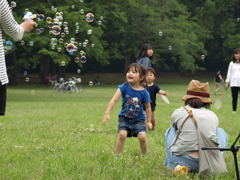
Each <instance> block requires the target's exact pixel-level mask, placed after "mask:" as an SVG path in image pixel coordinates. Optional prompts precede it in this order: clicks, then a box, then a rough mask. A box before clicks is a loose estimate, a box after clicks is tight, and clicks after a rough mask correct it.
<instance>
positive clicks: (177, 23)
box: [4, 0, 240, 74]
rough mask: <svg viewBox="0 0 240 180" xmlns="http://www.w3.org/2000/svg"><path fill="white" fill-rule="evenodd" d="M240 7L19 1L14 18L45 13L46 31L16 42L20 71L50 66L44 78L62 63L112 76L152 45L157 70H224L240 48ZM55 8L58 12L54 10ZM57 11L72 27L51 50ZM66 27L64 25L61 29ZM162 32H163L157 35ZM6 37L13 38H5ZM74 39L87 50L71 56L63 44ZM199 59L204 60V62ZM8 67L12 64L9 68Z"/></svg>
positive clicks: (229, 3) (186, 1)
mask: <svg viewBox="0 0 240 180" xmlns="http://www.w3.org/2000/svg"><path fill="white" fill-rule="evenodd" d="M239 4H240V2H239V1H237V0H203V1H202V0H196V1H190V0H182V1H176V0H125V1H122V2H121V3H119V1H118V0H111V1H104V0H85V1H84V2H82V1H81V0H73V1H67V0H61V1H56V0H54V1H50V0H42V1H37V0H32V1H24V3H23V2H19V3H18V4H17V7H16V8H14V9H13V14H14V16H15V19H16V20H17V21H18V22H19V23H21V22H22V17H23V12H24V11H25V9H26V8H28V9H29V10H30V11H31V12H32V13H33V14H43V15H44V16H45V19H44V21H37V23H38V27H39V28H44V32H43V33H41V34H39V35H37V34H36V33H35V32H31V33H28V34H25V35H24V38H23V40H24V41H25V44H24V45H22V44H21V43H20V42H14V43H15V45H14V47H13V50H14V51H15V52H16V58H17V66H18V69H19V70H20V69H21V68H22V69H23V68H25V69H27V68H29V69H35V68H36V67H39V66H40V65H41V64H42V65H41V66H40V67H44V66H48V68H45V69H44V70H40V72H41V73H43V74H47V73H49V72H50V71H54V70H52V69H54V68H56V67H57V66H59V65H60V63H61V62H62V61H65V62H66V65H68V64H74V66H76V67H78V68H82V69H84V71H85V72H88V71H92V72H93V71H95V72H98V71H107V70H109V69H111V68H112V69H114V70H113V71H114V72H123V71H124V67H127V65H128V64H129V63H131V62H135V60H136V57H135V56H136V54H137V53H138V50H139V49H140V47H141V46H142V44H144V43H150V44H152V45H153V48H154V55H155V59H156V61H155V62H153V66H154V68H156V69H157V70H158V71H178V72H181V73H186V72H192V73H194V72H196V71H201V70H213V68H219V69H222V70H224V68H225V67H224V66H225V65H226V64H227V63H228V61H229V59H230V58H229V57H230V54H231V52H232V50H233V49H235V48H237V47H239V46H240V43H239V41H238V39H239V38H238V37H240V34H239V30H238V29H239V28H238V27H239V23H240V14H239V12H240V11H239V7H240V6H239ZM52 6H54V7H56V8H57V10H55V11H54V10H52V9H51V7H52ZM81 9H83V10H84V13H83V14H81V13H80V10H81ZM57 12H62V13H63V22H64V21H66V22H67V23H68V25H67V26H68V28H69V33H68V34H66V36H65V37H64V42H63V43H62V44H61V43H58V44H57V45H56V46H55V48H54V49H53V47H52V44H51V38H57V39H59V38H61V36H60V35H57V36H55V35H53V34H50V33H49V31H51V28H49V24H48V23H46V18H47V17H51V18H52V19H54V18H55V16H56V13H57ZM87 13H93V14H94V21H93V22H86V20H85V19H86V14H87ZM101 16H102V17H103V19H102V24H101V25H99V24H98V23H97V22H98V20H100V18H101ZM76 23H79V32H78V33H76V31H75V30H76ZM35 29H36V28H35ZM63 29H64V26H61V30H62V31H63ZM89 29H91V30H92V32H93V33H92V34H90V35H88V34H87V31H88V30H89ZM160 31H161V32H162V34H159V32H160ZM4 38H5V39H6V40H9V37H7V36H6V35H5V36H4ZM71 38H74V39H75V42H77V43H78V44H79V43H83V42H84V40H85V39H87V40H88V41H89V43H88V45H87V46H86V47H83V46H79V45H78V47H77V51H76V52H75V54H74V55H69V53H68V52H67V51H66V49H65V48H64V43H69V42H70V40H71ZM30 41H34V46H30V45H29V42H30ZM91 44H94V47H92V46H91ZM59 47H61V48H62V51H61V52H58V51H57V50H58V48H59ZM169 47H170V48H169ZM171 48H172V49H171ZM80 50H83V51H85V52H86V54H87V59H88V60H87V63H86V64H82V63H75V62H74V59H75V57H80V56H81V55H80V53H79V52H80ZM8 53H10V52H9V51H8V52H6V54H8ZM201 55H205V57H206V58H205V59H202V58H201ZM46 59H47V60H46ZM89 62H90V63H89ZM46 63H47V64H46ZM94 65H95V66H94ZM9 67H13V65H11V64H9ZM113 67H114V68H113ZM225 69H226V68H225ZM214 70H215V69H214Z"/></svg>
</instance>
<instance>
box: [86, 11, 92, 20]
mask: <svg viewBox="0 0 240 180" xmlns="http://www.w3.org/2000/svg"><path fill="white" fill-rule="evenodd" d="M93 19H94V15H93V14H92V13H87V14H86V21H87V22H92V21H93Z"/></svg>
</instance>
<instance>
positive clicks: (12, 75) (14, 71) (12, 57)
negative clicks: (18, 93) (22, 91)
mask: <svg viewBox="0 0 240 180" xmlns="http://www.w3.org/2000/svg"><path fill="white" fill-rule="evenodd" d="M6 60H7V61H9V62H10V66H11V69H10V71H9V85H12V86H17V85H18V65H17V58H16V53H15V51H13V52H11V53H10V54H8V55H7V56H6Z"/></svg>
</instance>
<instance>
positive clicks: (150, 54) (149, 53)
mask: <svg viewBox="0 0 240 180" xmlns="http://www.w3.org/2000/svg"><path fill="white" fill-rule="evenodd" d="M152 55H153V49H148V50H147V56H148V57H151V56H152Z"/></svg>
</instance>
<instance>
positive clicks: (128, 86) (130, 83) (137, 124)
mask: <svg viewBox="0 0 240 180" xmlns="http://www.w3.org/2000/svg"><path fill="white" fill-rule="evenodd" d="M145 78H146V69H145V67H144V66H142V65H141V64H138V63H133V64H131V65H129V67H128V69H127V73H126V81H127V82H126V83H124V84H122V85H119V86H118V89H117V91H116V93H115V94H114V96H113V97H112V99H111V101H110V103H109V104H108V107H107V110H106V112H105V116H104V118H103V120H102V124H105V123H106V122H107V121H110V113H111V111H112V109H113V107H114V106H115V104H116V103H117V101H118V100H119V98H120V97H121V96H122V107H121V110H120V113H119V114H118V116H119V120H118V122H119V123H118V139H117V143H116V156H118V155H119V154H120V153H121V152H122V150H123V147H124V142H125V140H126V138H127V137H137V138H138V140H139V143H140V149H141V153H142V155H143V156H144V155H146V153H147V150H148V143H147V137H146V126H147V128H148V129H149V130H151V129H152V124H151V119H150V117H151V107H150V101H151V100H150V95H149V92H148V91H147V90H146V89H145V88H144V87H143V86H142V85H143V83H145ZM143 106H145V111H146V116H145V113H144V110H143ZM145 120H146V123H145Z"/></svg>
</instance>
